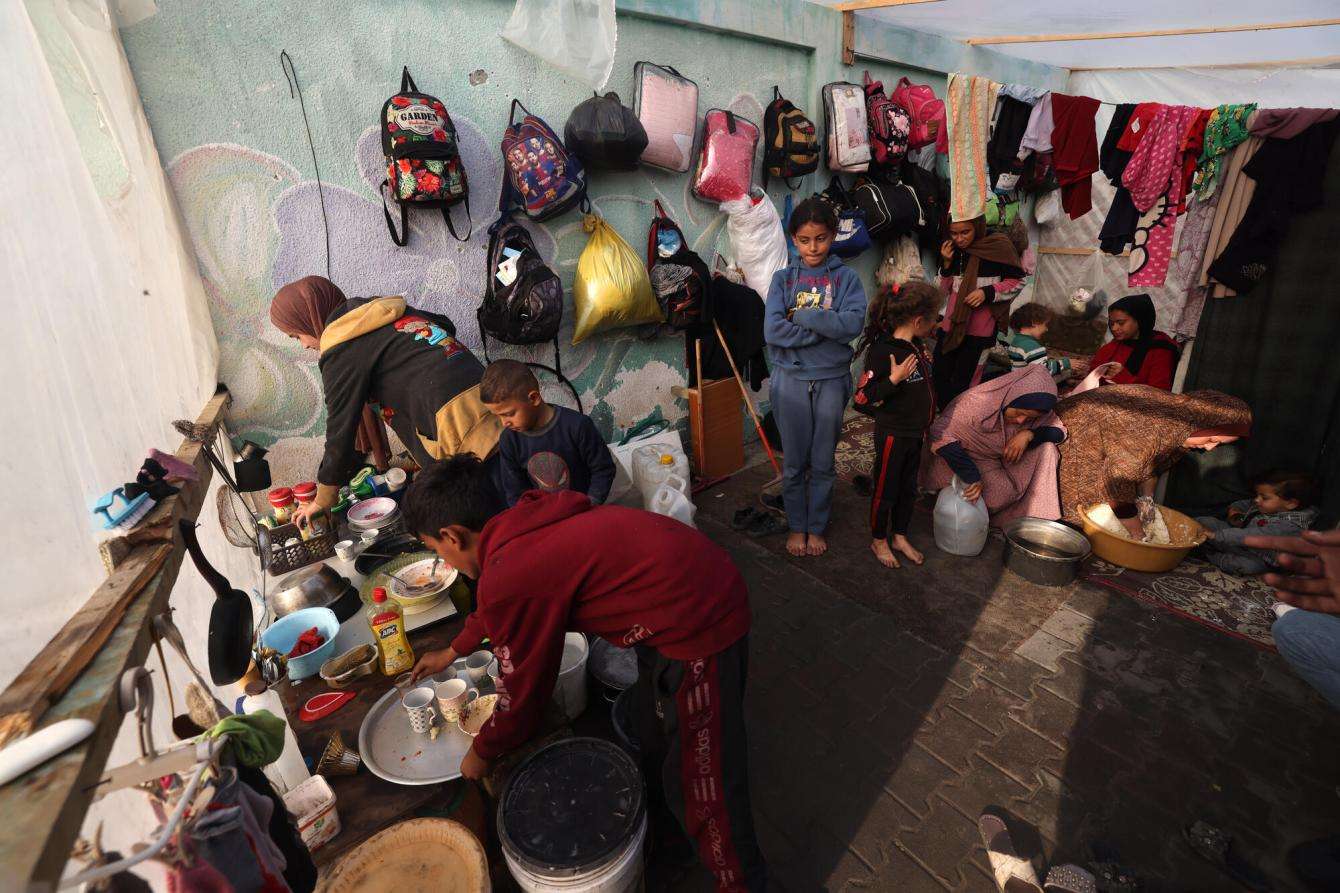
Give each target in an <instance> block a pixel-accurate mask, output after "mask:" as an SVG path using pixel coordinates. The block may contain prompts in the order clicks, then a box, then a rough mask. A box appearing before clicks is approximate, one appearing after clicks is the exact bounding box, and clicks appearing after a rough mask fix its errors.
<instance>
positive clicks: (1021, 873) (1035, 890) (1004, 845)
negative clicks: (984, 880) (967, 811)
mask: <svg viewBox="0 0 1340 893" xmlns="http://www.w3.org/2000/svg"><path fill="white" fill-rule="evenodd" d="M977 830H978V831H979V832H981V835H982V843H983V844H985V845H986V858H987V860H988V861H990V863H991V873H992V874H993V875H994V876H995V878H996V886H997V887H998V888H999V889H1000V891H1001V893H1043V891H1042V886H1041V885H1040V884H1038V873H1037V872H1036V871H1034V870H1033V863H1032V862H1030V861H1028V860H1027V859H1021V858H1020V857H1019V856H1017V855H1016V854H1015V852H1014V841H1013V840H1011V839H1010V830H1009V829H1008V828H1006V827H1005V822H1004V821H1002V820H1001V818H1000V817H999V816H994V815H990V814H983V815H982V816H980V817H979V818H978V819H977Z"/></svg>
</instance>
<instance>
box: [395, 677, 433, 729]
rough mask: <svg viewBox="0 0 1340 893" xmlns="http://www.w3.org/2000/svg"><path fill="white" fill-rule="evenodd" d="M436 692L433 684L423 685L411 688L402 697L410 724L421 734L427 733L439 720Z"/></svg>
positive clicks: (402, 703) (401, 700)
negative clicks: (435, 702) (435, 701)
mask: <svg viewBox="0 0 1340 893" xmlns="http://www.w3.org/2000/svg"><path fill="white" fill-rule="evenodd" d="M436 697H437V695H436V692H434V691H433V689H432V687H431V686H427V685H421V686H419V687H418V688H413V689H410V690H409V691H408V692H406V693H405V695H404V697H402V698H401V699H400V705H401V706H402V707H404V708H405V713H407V714H408V715H409V725H410V728H412V729H413V730H414V731H416V732H418V733H419V734H420V735H427V734H428V732H429V731H431V730H432V728H433V723H434V722H435V721H436V720H437V707H436V706H435V705H434V703H433V702H434V700H435V699H436Z"/></svg>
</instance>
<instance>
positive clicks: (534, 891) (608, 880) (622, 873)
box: [503, 817, 647, 893]
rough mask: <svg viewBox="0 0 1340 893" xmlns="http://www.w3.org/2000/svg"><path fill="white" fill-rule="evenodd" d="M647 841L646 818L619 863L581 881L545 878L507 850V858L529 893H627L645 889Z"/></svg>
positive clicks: (572, 878)
mask: <svg viewBox="0 0 1340 893" xmlns="http://www.w3.org/2000/svg"><path fill="white" fill-rule="evenodd" d="M646 838H647V819H646V817H643V819H642V825H641V827H639V828H638V829H637V833H636V834H635V835H634V836H633V839H632V840H630V841H628V845H627V846H626V847H625V848H624V850H623V852H622V853H621V854H620V855H619V858H618V859H617V860H616V861H614V862H611V863H610V864H608V865H606V866H604V867H603V868H599V869H597V870H595V871H593V872H591V873H590V874H586V875H581V876H578V877H567V878H551V877H545V876H544V875H543V874H542V873H540V872H536V871H534V870H533V869H531V868H529V867H527V866H524V865H522V864H521V863H520V862H518V861H517V860H516V859H515V858H514V857H513V856H512V854H511V853H510V852H508V851H506V850H503V858H505V859H506V860H507V868H508V870H509V871H511V872H512V879H513V880H515V881H516V883H517V886H518V887H520V888H521V889H522V890H525V891H526V893H551V891H554V890H562V891H563V893H577V891H580V893H625V891H632V890H640V889H642V868H643V864H642V846H643V843H644V842H645V840H646Z"/></svg>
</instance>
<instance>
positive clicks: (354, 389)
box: [316, 345, 371, 508]
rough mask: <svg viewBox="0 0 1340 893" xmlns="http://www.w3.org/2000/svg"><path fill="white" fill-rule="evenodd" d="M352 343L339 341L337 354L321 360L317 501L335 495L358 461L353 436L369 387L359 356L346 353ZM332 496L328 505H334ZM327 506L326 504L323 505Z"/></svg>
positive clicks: (365, 371)
mask: <svg viewBox="0 0 1340 893" xmlns="http://www.w3.org/2000/svg"><path fill="white" fill-rule="evenodd" d="M352 348H353V345H340V347H337V348H335V349H336V350H341V351H342V352H341V354H340V355H339V356H333V357H327V358H326V359H325V362H324V363H322V364H321V388H322V390H323V391H324V392H325V397H326V449H325V452H324V453H323V454H322V457H321V465H320V467H319V468H318V469H317V473H316V480H317V483H318V484H320V485H321V486H320V487H318V490H319V491H324V493H321V492H319V493H318V501H320V497H321V496H323V495H324V496H329V495H330V493H331V491H332V490H333V491H334V493H335V494H337V495H338V493H339V488H340V485H341V484H343V483H345V482H346V481H347V480H348V478H349V473H350V471H351V470H352V469H353V466H354V465H356V464H357V463H358V459H359V456H358V451H357V450H356V449H355V448H354V438H355V436H356V435H357V434H358V425H359V422H361V421H362V419H363V404H365V403H366V402H367V399H368V392H369V390H370V388H371V381H370V378H371V370H370V369H367V368H364V364H363V362H362V359H363V358H361V357H358V356H356V355H352V354H349V353H348V351H349V350H351V349H352ZM334 504H335V502H334V501H333V500H332V501H331V502H330V505H334ZM325 507H326V508H329V507H330V506H325Z"/></svg>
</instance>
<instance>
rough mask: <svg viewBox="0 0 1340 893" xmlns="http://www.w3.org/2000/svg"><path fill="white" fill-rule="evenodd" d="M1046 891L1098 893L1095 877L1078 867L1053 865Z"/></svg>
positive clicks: (1045, 886)
mask: <svg viewBox="0 0 1340 893" xmlns="http://www.w3.org/2000/svg"><path fill="white" fill-rule="evenodd" d="M1044 889H1045V890H1046V891H1047V893H1098V885H1097V884H1096V883H1095V882H1094V879H1093V875H1091V874H1089V873H1088V872H1087V871H1085V870H1084V869H1083V868H1080V867H1079V866H1078V865H1053V866H1052V869H1051V871H1049V872H1047V882H1046V884H1045V885H1044Z"/></svg>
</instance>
